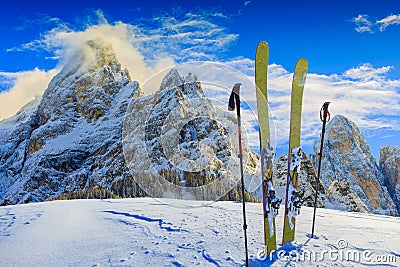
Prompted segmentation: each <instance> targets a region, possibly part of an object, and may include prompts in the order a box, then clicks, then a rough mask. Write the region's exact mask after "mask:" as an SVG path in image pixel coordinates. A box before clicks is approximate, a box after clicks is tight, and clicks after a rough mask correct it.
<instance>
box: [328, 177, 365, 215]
mask: <svg viewBox="0 0 400 267" xmlns="http://www.w3.org/2000/svg"><path fill="white" fill-rule="evenodd" d="M326 194H327V195H328V196H329V199H330V200H331V201H332V205H333V206H335V207H345V210H347V211H356V212H364V213H369V209H368V207H367V206H366V205H365V204H364V202H362V200H361V199H360V197H359V196H358V195H357V194H356V193H355V192H354V190H353V188H352V187H351V186H350V184H349V183H348V182H347V180H334V181H333V182H332V183H331V184H330V186H329V187H328V189H327V190H326Z"/></svg>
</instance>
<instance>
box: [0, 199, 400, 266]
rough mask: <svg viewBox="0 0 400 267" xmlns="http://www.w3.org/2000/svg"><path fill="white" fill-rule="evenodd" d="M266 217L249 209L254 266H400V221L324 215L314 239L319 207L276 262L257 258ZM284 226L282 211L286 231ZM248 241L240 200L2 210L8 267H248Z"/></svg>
mask: <svg viewBox="0 0 400 267" xmlns="http://www.w3.org/2000/svg"><path fill="white" fill-rule="evenodd" d="M261 211H262V209H261V204H257V203H249V204H247V216H248V224H249V228H248V235H249V250H250V251H249V253H250V255H251V256H252V260H251V266H269V264H272V266H374V265H376V264H377V263H376V262H374V261H375V260H377V259H380V260H381V261H382V260H385V261H386V263H385V265H384V266H398V265H399V263H400V243H399V242H398V234H399V232H400V218H396V217H389V216H380V215H371V214H361V213H355V212H352V213H349V212H343V211H334V210H327V209H318V213H317V226H316V233H317V236H318V238H317V239H310V238H309V237H308V234H309V233H310V229H311V218H312V208H307V207H303V208H302V212H301V214H300V216H299V217H298V224H297V225H298V231H297V233H296V234H297V236H296V239H297V241H296V243H294V244H291V245H289V246H285V247H281V248H280V250H279V251H278V253H276V254H275V255H274V257H273V259H272V260H271V259H266V260H264V259H262V258H261V259H259V260H256V258H257V257H256V255H258V252H259V251H260V250H261V249H262V243H261V242H262V241H261V239H262V238H261V236H262V235H261V230H262V212H261ZM282 220H283V218H282V210H281V212H280V214H279V215H278V219H277V227H278V231H279V232H281V230H282V229H281V227H282ZM242 236H243V234H242V214H241V204H240V203H236V202H208V203H205V202H198V201H183V200H171V199H150V198H136V199H118V200H75V201H55V202H44V203H35V204H24V205H16V206H5V207H0V266H241V265H242V264H243V263H244V255H245V254H244V249H243V248H244V245H243V238H242ZM339 240H340V241H339ZM278 254H279V255H280V258H279V259H278V256H277V255H278ZM289 255H291V256H289ZM307 255H308V256H307ZM310 255H311V256H310ZM312 255H314V256H315V258H314V260H313V258H312ZM357 255H359V256H360V259H361V261H362V262H361V263H360V262H359V261H358V259H357ZM302 256H303V258H304V256H305V259H301V257H302ZM309 256H310V257H311V259H312V260H311V261H310V260H309V258H310V257H309ZM322 257H324V259H323V260H322ZM348 257H350V259H351V260H350V261H348V260H346V258H348ZM354 259H355V260H354ZM288 260H289V261H288ZM368 260H370V261H368ZM389 261H391V262H389ZM259 264H260V265H259Z"/></svg>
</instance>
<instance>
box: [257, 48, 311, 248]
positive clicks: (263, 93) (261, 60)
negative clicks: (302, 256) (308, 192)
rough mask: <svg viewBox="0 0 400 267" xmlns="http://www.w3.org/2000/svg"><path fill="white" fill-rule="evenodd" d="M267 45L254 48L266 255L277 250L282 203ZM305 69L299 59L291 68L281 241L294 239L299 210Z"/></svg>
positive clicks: (306, 68)
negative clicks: (272, 132)
mask: <svg viewBox="0 0 400 267" xmlns="http://www.w3.org/2000/svg"><path fill="white" fill-rule="evenodd" d="M268 57H269V47H268V44H267V43H266V42H260V43H259V44H258V46H257V51H256V62H255V76H256V90H257V109H258V121H259V134H260V150H261V153H260V154H261V172H262V180H263V184H262V185H263V211H264V241H265V255H269V254H270V253H271V252H272V251H275V250H276V249H277V245H276V228H275V218H276V216H277V214H278V210H279V206H280V204H281V202H282V200H281V199H279V198H277V196H276V194H275V189H274V186H273V179H272V161H273V156H274V150H273V148H272V145H271V135H270V128H269V115H268V95H267V72H268ZM307 72H308V62H307V60H306V59H304V58H300V59H299V60H298V61H297V63H296V67H295V70H294V75H293V81H292V94H291V109H290V137H289V154H288V174H287V183H286V200H285V220H284V227H283V238H282V244H285V243H287V242H290V241H293V240H294V234H295V227H296V216H297V215H298V214H299V212H300V206H301V200H300V198H299V195H298V191H297V189H298V180H297V173H298V171H299V170H300V162H301V153H302V152H301V149H300V128H301V110H302V99H303V90H304V84H305V80H306V76H307Z"/></svg>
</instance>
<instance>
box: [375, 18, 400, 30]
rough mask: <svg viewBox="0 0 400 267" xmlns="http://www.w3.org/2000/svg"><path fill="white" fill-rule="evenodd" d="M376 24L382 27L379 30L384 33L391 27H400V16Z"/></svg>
mask: <svg viewBox="0 0 400 267" xmlns="http://www.w3.org/2000/svg"><path fill="white" fill-rule="evenodd" d="M376 23H377V24H378V25H380V27H379V30H380V31H381V32H382V31H384V30H385V29H386V27H388V26H390V25H400V14H399V15H390V16H387V17H386V18H383V19H381V20H378V21H376Z"/></svg>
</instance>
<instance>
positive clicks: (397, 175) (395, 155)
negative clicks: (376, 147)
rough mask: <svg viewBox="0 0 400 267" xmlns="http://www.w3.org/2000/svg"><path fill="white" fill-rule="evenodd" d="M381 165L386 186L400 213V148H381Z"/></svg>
mask: <svg viewBox="0 0 400 267" xmlns="http://www.w3.org/2000/svg"><path fill="white" fill-rule="evenodd" d="M379 165H380V168H381V170H382V173H383V175H384V177H385V185H387V187H388V190H389V193H390V194H391V196H392V197H393V200H394V202H395V203H396V206H397V210H398V212H399V213H400V171H399V170H400V147H398V146H385V147H381V150H380V157H379Z"/></svg>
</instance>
